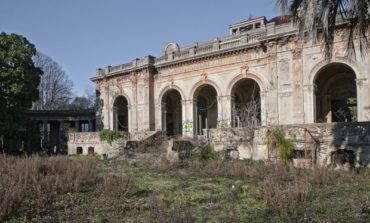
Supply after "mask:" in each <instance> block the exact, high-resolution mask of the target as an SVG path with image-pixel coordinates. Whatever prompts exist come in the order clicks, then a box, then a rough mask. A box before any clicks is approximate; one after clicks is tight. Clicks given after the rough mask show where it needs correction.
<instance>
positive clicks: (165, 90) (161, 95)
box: [157, 85, 185, 103]
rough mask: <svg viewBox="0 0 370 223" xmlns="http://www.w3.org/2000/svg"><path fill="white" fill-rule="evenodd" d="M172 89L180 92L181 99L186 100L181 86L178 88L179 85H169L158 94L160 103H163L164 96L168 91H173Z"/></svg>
mask: <svg viewBox="0 0 370 223" xmlns="http://www.w3.org/2000/svg"><path fill="white" fill-rule="evenodd" d="M171 89H174V90H176V91H178V92H179V93H180V95H181V99H182V100H185V94H184V91H183V90H182V89H181V88H180V87H179V86H177V85H168V86H166V87H164V88H162V89H161V90H160V93H159V94H158V97H157V98H158V103H161V102H162V98H163V96H164V95H165V94H166V92H167V91H168V90H171Z"/></svg>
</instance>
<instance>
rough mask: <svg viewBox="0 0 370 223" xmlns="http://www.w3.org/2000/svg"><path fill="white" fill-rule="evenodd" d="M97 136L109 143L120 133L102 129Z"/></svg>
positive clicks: (119, 135)
mask: <svg viewBox="0 0 370 223" xmlns="http://www.w3.org/2000/svg"><path fill="white" fill-rule="evenodd" d="M99 137H100V140H102V141H107V142H108V143H109V144H112V142H113V141H114V140H116V139H118V138H119V137H121V134H120V132H118V131H115V130H109V129H103V130H101V131H100V132H99Z"/></svg>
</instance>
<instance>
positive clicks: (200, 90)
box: [192, 83, 219, 135]
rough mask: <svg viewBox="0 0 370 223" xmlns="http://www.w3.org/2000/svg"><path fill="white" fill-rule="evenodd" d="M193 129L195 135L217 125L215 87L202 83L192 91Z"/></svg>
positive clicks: (216, 94) (217, 94)
mask: <svg viewBox="0 0 370 223" xmlns="http://www.w3.org/2000/svg"><path fill="white" fill-rule="evenodd" d="M192 95H193V101H194V103H193V112H194V114H193V117H194V124H193V130H194V134H195V135H202V134H203V129H209V128H217V125H218V106H219V105H218V96H219V93H218V92H217V89H216V88H215V87H214V86H213V85H211V84H209V83H203V84H201V85H199V86H197V88H195V90H194V92H193V94H192Z"/></svg>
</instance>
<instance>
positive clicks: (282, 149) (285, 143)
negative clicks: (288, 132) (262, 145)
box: [267, 129, 294, 164]
mask: <svg viewBox="0 0 370 223" xmlns="http://www.w3.org/2000/svg"><path fill="white" fill-rule="evenodd" d="M267 137H268V139H269V144H270V145H268V146H271V145H272V146H274V147H275V148H276V149H277V152H278V156H279V158H280V160H282V161H283V162H284V163H285V164H288V163H289V162H290V161H291V159H292V156H293V148H294V147H293V143H294V138H293V139H288V138H286V137H285V134H284V133H283V132H282V131H281V130H279V129H275V130H272V131H271V132H268V134H267Z"/></svg>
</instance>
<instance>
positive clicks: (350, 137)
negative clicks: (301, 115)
mask: <svg viewBox="0 0 370 223" xmlns="http://www.w3.org/2000/svg"><path fill="white" fill-rule="evenodd" d="M273 129H279V130H281V131H283V132H284V133H285V134H286V136H287V137H290V138H294V139H295V140H294V150H296V151H300V153H298V154H300V156H299V155H298V156H299V157H298V158H304V157H303V154H304V150H305V148H306V151H307V152H306V155H307V157H306V158H309V159H312V160H316V162H317V164H319V165H329V164H330V163H331V162H332V161H331V153H332V152H333V151H336V150H351V151H353V152H354V154H355V163H356V164H358V165H364V164H366V165H367V164H369V163H370V122H356V123H322V124H308V125H284V126H269V127H260V128H257V129H256V130H255V131H254V136H253V137H245V133H244V131H243V129H231V128H230V129H211V130H209V131H210V133H209V142H210V144H211V145H212V146H213V147H214V148H215V150H216V151H224V150H227V151H230V152H231V151H234V152H233V153H234V154H235V153H236V154H238V155H234V156H235V157H236V158H239V159H266V160H267V159H275V158H276V155H273V151H269V148H268V141H267V140H268V139H267V137H266V132H267V131H269V130H270V131H271V130H273ZM311 135H312V136H311Z"/></svg>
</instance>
